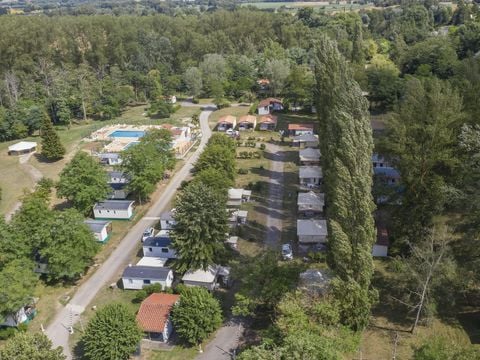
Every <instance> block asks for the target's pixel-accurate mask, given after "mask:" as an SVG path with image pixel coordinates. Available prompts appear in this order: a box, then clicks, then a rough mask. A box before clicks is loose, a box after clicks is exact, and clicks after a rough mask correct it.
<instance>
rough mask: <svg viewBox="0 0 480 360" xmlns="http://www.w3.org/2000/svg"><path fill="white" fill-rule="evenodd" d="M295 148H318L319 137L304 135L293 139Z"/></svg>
mask: <svg viewBox="0 0 480 360" xmlns="http://www.w3.org/2000/svg"><path fill="white" fill-rule="evenodd" d="M292 145H293V146H297V147H299V148H301V149H303V148H309V147H310V148H315V147H317V146H318V135H314V134H302V135H296V136H294V137H293V142H292Z"/></svg>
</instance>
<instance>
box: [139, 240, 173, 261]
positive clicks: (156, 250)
mask: <svg viewBox="0 0 480 360" xmlns="http://www.w3.org/2000/svg"><path fill="white" fill-rule="evenodd" d="M142 247H143V256H146V257H161V258H166V259H176V258H177V253H176V252H175V250H174V249H173V248H172V241H171V240H170V238H169V237H150V238H148V239H146V240H145V241H144V242H143V243H142Z"/></svg>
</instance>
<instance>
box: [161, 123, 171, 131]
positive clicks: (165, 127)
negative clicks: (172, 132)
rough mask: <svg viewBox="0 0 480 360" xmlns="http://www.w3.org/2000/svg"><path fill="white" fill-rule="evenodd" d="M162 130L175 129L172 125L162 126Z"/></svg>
mask: <svg viewBox="0 0 480 360" xmlns="http://www.w3.org/2000/svg"><path fill="white" fill-rule="evenodd" d="M162 128H164V129H167V130H169V129H171V128H173V125H172V124H162Z"/></svg>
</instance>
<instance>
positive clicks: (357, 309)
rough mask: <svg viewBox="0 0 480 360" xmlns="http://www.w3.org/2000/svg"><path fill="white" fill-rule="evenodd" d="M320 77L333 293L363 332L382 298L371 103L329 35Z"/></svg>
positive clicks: (319, 57)
mask: <svg viewBox="0 0 480 360" xmlns="http://www.w3.org/2000/svg"><path fill="white" fill-rule="evenodd" d="M315 77H316V83H317V85H316V94H315V96H316V102H317V109H318V119H319V135H320V139H322V141H321V142H320V150H321V153H322V159H323V171H324V185H325V188H324V189H325V193H326V198H327V200H328V207H327V213H326V215H327V219H328V233H329V245H330V256H329V265H330V267H331V268H332V269H333V270H334V271H335V274H336V278H335V279H334V280H333V282H332V293H333V296H334V297H335V298H336V300H337V301H338V302H339V303H340V304H341V305H340V306H341V309H340V312H341V316H342V322H343V323H344V324H345V325H348V326H349V327H351V328H352V329H355V330H361V329H363V328H365V327H366V326H367V324H368V320H369V316H370V309H371V306H372V304H373V303H374V302H375V301H376V298H377V294H376V292H375V290H373V289H372V287H371V278H372V274H373V261H372V246H373V244H374V239H375V225H374V220H373V211H374V208H375V206H374V203H373V200H372V195H371V189H372V165H371V156H372V151H373V139H372V131H371V126H370V116H369V112H368V102H367V100H366V99H365V97H364V96H363V95H362V91H361V89H360V86H359V85H358V84H357V83H356V81H355V80H354V79H353V75H352V72H351V70H350V67H349V65H348V63H347V62H346V61H345V59H344V58H343V56H342V55H341V54H340V53H339V51H338V49H337V46H336V44H335V43H334V42H332V41H331V40H329V39H328V38H326V37H324V38H322V39H321V40H320V41H319V44H318V49H317V52H316V59H315Z"/></svg>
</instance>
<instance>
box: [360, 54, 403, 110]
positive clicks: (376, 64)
mask: <svg viewBox="0 0 480 360" xmlns="http://www.w3.org/2000/svg"><path fill="white" fill-rule="evenodd" d="M366 74H367V79H368V98H369V100H370V101H371V102H372V103H373V104H372V106H375V107H378V108H380V109H381V110H389V109H392V108H393V106H394V105H395V104H396V103H397V101H398V100H399V98H400V96H401V94H402V81H401V79H400V78H399V74H400V71H399V70H398V69H397V67H396V66H395V64H394V63H393V62H392V61H390V60H389V59H388V58H387V57H385V56H384V55H380V54H376V55H374V56H373V58H372V60H371V62H370V65H369V67H368V68H367V70H366Z"/></svg>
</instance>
